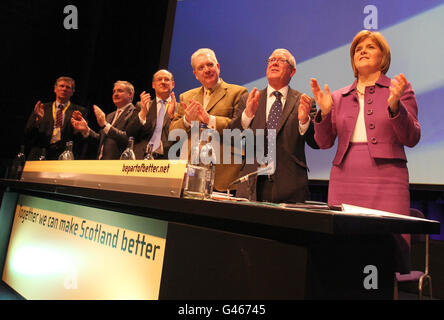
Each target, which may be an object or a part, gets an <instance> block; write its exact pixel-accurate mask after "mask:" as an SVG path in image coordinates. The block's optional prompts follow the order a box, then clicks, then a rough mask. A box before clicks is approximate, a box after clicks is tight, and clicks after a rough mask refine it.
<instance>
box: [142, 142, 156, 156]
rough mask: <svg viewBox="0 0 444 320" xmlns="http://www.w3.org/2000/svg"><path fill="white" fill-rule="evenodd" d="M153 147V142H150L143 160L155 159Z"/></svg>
mask: <svg viewBox="0 0 444 320" xmlns="http://www.w3.org/2000/svg"><path fill="white" fill-rule="evenodd" d="M153 147H154V145H153V144H152V143H148V144H147V145H146V149H145V155H144V156H143V160H154V157H153Z"/></svg>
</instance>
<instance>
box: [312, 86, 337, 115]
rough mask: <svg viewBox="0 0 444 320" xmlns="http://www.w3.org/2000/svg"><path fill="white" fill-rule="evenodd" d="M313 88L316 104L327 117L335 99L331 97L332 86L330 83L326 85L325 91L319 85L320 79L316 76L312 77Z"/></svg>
mask: <svg viewBox="0 0 444 320" xmlns="http://www.w3.org/2000/svg"><path fill="white" fill-rule="evenodd" d="M311 90H312V91H313V97H314V99H315V101H316V104H317V105H318V106H319V108H320V109H321V115H322V116H323V117H325V116H326V115H327V114H329V113H330V111H331V106H332V105H333V99H332V97H331V93H330V88H329V87H328V84H326V85H325V86H324V90H325V93H324V92H323V91H322V90H321V88H320V87H319V84H318V81H317V80H316V79H314V78H312V79H311Z"/></svg>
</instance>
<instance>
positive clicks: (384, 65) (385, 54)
mask: <svg viewBox="0 0 444 320" xmlns="http://www.w3.org/2000/svg"><path fill="white" fill-rule="evenodd" d="M367 38H370V39H371V40H373V41H374V42H375V43H376V44H377V45H378V47H379V49H381V52H382V60H381V65H380V66H379V68H380V70H381V72H382V73H383V74H386V72H387V71H388V69H389V67H390V60H391V53H390V46H389V45H388V43H387V41H386V40H385V38H384V36H383V35H382V34H380V33H379V32H377V31H369V30H362V31H359V32H358V34H357V35H356V36H355V38H354V39H353V42H352V44H351V46H350V59H351V64H352V68H353V72H354V74H355V78H357V77H358V70H357V69H356V66H355V62H354V56H355V50H356V47H357V46H358V44H359V43H360V42H361V41H363V40H365V39H367Z"/></svg>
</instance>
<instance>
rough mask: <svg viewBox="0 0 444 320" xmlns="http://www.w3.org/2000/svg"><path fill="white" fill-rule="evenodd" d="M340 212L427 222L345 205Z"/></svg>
mask: <svg viewBox="0 0 444 320" xmlns="http://www.w3.org/2000/svg"><path fill="white" fill-rule="evenodd" d="M342 212H343V213H352V214H358V215H370V216H377V217H392V218H400V219H408V220H417V221H429V220H427V219H422V218H417V217H411V216H405V215H402V214H398V213H392V212H387V211H382V210H375V209H369V208H364V207H359V206H354V205H351V204H346V203H343V204H342Z"/></svg>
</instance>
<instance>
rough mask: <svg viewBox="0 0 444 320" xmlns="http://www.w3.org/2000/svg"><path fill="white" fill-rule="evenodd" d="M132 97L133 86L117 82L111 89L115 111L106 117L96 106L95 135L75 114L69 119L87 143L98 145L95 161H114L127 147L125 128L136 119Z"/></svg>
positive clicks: (79, 116) (124, 82)
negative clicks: (97, 130)
mask: <svg viewBox="0 0 444 320" xmlns="http://www.w3.org/2000/svg"><path fill="white" fill-rule="evenodd" d="M133 97H134V86H133V85H132V84H131V83H129V82H128V81H117V82H116V83H115V84H114V89H113V97H112V98H113V102H114V105H115V106H116V108H117V109H116V111H113V112H111V113H110V114H108V115H107V116H105V113H104V112H103V111H102V110H101V109H100V108H99V107H98V106H96V105H94V114H95V115H96V118H97V124H98V125H99V127H100V132H99V133H97V132H95V131H94V130H92V129H90V128H89V127H88V124H87V123H86V121H85V119H83V118H82V116H81V115H79V114H78V113H75V114H74V115H73V117H72V119H71V123H72V125H73V127H74V128H75V129H76V130H77V131H79V132H81V133H82V135H83V136H84V137H85V138H87V139H88V141H89V143H95V144H98V152H97V159H99V160H102V159H103V160H115V159H120V155H121V154H122V152H123V151H124V150H125V149H126V147H127V145H128V138H129V136H128V135H127V132H126V130H127V127H128V125H129V124H130V123H131V122H132V121H134V118H135V117H137V112H136V110H137V109H136V107H135V106H134V105H133V104H132V101H133Z"/></svg>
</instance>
